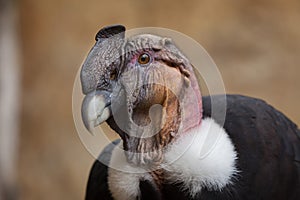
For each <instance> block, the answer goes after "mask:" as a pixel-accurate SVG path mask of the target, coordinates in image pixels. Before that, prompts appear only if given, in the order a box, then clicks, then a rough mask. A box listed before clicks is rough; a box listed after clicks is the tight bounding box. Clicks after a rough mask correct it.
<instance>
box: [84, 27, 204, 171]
mask: <svg viewBox="0 0 300 200" xmlns="http://www.w3.org/2000/svg"><path fill="white" fill-rule="evenodd" d="M104 29H105V28H104ZM106 29H107V28H106ZM108 29H114V27H109V28H108ZM102 30H103V29H102ZM118 30H120V29H118ZM100 32H101V30H100ZM110 32H114V31H113V30H110ZM117 32H118V31H117ZM118 34H120V33H118ZM121 35H122V37H118V38H117V41H110V39H111V38H105V39H104V41H109V42H107V43H104V41H103V42H100V43H99V44H98V46H97V48H95V47H94V48H93V49H92V50H91V52H90V54H89V55H88V57H87V59H86V61H85V62H84V64H83V67H82V71H81V83H82V87H83V92H84V94H86V97H85V99H84V101H83V104H82V118H83V121H84V124H85V126H86V128H87V129H88V130H92V128H94V127H96V126H98V125H99V124H101V123H102V122H104V121H107V123H108V124H109V125H110V126H111V128H113V129H114V130H115V131H116V132H117V133H118V134H119V135H120V137H121V138H122V141H123V148H124V150H125V154H126V158H127V160H128V162H130V163H133V164H135V165H140V166H145V165H147V166H149V165H150V166H153V165H158V164H159V163H161V162H162V160H163V154H164V149H165V147H166V146H167V145H168V144H171V143H172V142H173V141H174V140H176V138H178V137H179V136H180V135H181V134H184V132H186V131H187V130H188V129H190V128H193V127H195V126H197V125H199V124H200V123H201V118H202V105H201V104H202V103H201V94H200V90H199V87H198V83H197V79H196V77H195V75H194V72H193V67H192V65H191V64H190V63H189V61H188V59H187V58H186V57H185V56H184V55H183V54H182V53H181V52H180V50H179V49H178V48H177V47H176V46H175V44H174V43H173V42H172V40H171V39H169V38H164V37H160V36H156V35H151V34H139V35H135V36H132V37H130V38H128V39H124V34H123V32H122V34H121ZM120 38H121V39H120ZM104 44H105V45H104ZM96 45H97V43H96ZM112 60H114V62H110V63H109V62H106V61H112ZM85 88H87V89H85Z"/></svg>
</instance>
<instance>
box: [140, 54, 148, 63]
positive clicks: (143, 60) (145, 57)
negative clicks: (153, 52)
mask: <svg viewBox="0 0 300 200" xmlns="http://www.w3.org/2000/svg"><path fill="white" fill-rule="evenodd" d="M138 62H139V63H140V64H142V65H145V64H148V63H149V62H150V56H149V54H147V53H143V54H141V55H140V56H139V58H138Z"/></svg>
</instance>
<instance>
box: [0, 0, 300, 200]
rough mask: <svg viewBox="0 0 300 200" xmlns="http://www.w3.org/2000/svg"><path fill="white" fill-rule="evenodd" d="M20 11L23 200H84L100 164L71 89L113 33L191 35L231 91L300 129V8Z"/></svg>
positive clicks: (64, 2)
mask: <svg viewBox="0 0 300 200" xmlns="http://www.w3.org/2000/svg"><path fill="white" fill-rule="evenodd" d="M2 2H5V0H1V4H0V6H2V8H3V9H5V7H3V5H4V4H3V3H2ZM14 6H15V7H14V9H12V12H13V13H15V14H16V15H14V16H15V18H14V19H15V21H13V22H15V30H16V33H17V37H16V38H17V41H18V44H17V45H16V46H17V47H19V48H18V49H17V51H16V52H19V56H20V65H18V66H19V67H17V69H19V73H20V75H19V78H20V79H19V80H20V84H19V86H20V88H19V91H20V92H16V93H20V96H19V97H18V102H19V106H20V109H19V111H20V112H19V114H17V116H19V119H20V123H19V124H18V123H16V124H15V125H16V126H18V125H19V128H18V130H19V131H18V132H19V133H18V134H19V139H18V140H17V141H19V142H16V144H15V145H13V146H14V147H16V149H17V152H18V153H17V154H16V155H17V159H16V163H15V166H16V172H15V173H14V174H15V175H16V178H14V180H15V182H16V183H17V186H18V196H19V198H20V199H24V200H35V199H46V200H47V199H49V200H50V199H51V200H53V199H73V200H75V199H83V198H84V192H85V187H86V181H87V178H88V173H89V170H90V167H91V165H92V163H93V160H94V159H93V157H92V156H91V155H90V154H89V153H88V152H87V151H86V150H85V148H84V146H83V145H82V144H81V142H80V140H79V137H78V136H77V133H76V130H75V128H74V123H73V118H72V87H73V81H74V78H75V76H76V73H77V70H78V69H79V67H80V65H81V63H82V61H83V59H84V57H85V55H86V53H87V52H88V51H89V49H90V48H91V47H92V45H93V44H94V36H95V34H96V32H97V31H98V30H99V28H101V27H103V26H105V25H109V24H117V23H119V24H123V25H125V26H126V27H127V29H131V28H136V27H145V26H158V27H165V28H170V29H174V30H177V31H180V32H182V33H184V34H186V35H189V36H190V37H192V38H194V39H195V40H197V41H198V42H199V43H200V44H201V45H203V46H204V48H205V49H206V50H207V51H208V52H209V54H210V55H211V57H212V58H213V59H214V61H215V62H216V64H217V66H218V67H219V70H220V72H221V74H222V76H223V79H224V82H225V86H226V91H227V92H228V93H240V94H244V95H250V96H254V97H259V98H262V99H265V100H266V101H267V102H269V103H270V104H272V105H274V106H275V107H277V108H278V109H279V110H281V111H283V112H284V113H285V114H286V115H287V116H288V117H290V118H291V119H292V120H293V121H294V122H296V123H297V124H300V114H299V111H300V106H299V100H300V84H299V79H298V76H299V73H300V66H299V65H300V1H299V0H273V1H271V0H262V1H258V0H207V1H202V0H191V1H181V0H166V1H160V0H152V1H149V0H148V1H146V0H126V1H125V0H124V1H101V0H91V1H79V0H51V1H49V0H22V1H21V0H20V1H14ZM3 9H0V12H2V11H3ZM0 16H1V17H2V19H1V20H2V22H3V23H6V22H7V23H10V21H9V17H7V16H3V12H2V15H1V14H0ZM13 22H12V23H13ZM3 27H4V26H2V28H3ZM0 29H1V27H0ZM2 42H3V40H2ZM3 44H4V43H2V45H3ZM5 48H6V47H5ZM4 67H6V66H1V68H3V69H4ZM0 77H1V76H0ZM17 77H18V76H17ZM5 84H7V83H3V82H2V86H3V85H5ZM6 86H7V85H5V87H6ZM7 87H8V86H7ZM3 91H4V90H3ZM17 91H18V90H17ZM1 95H5V94H4V93H3V92H2V93H1ZM0 103H1V102H0ZM5 134H6V136H4V137H5V138H8V137H9V136H8V135H9V132H5V133H2V135H5ZM3 141H4V139H3ZM17 144H19V145H17ZM2 173H5V172H2ZM0 175H1V174H0ZM0 178H1V176H0ZM0 182H1V181H0ZM13 182H14V181H13ZM0 188H1V183H0ZM0 194H1V193H0ZM0 199H1V197H0ZM3 199H4V197H3Z"/></svg>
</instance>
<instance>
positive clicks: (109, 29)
mask: <svg viewBox="0 0 300 200" xmlns="http://www.w3.org/2000/svg"><path fill="white" fill-rule="evenodd" d="M125 30H126V28H125V27H124V26H122V25H112V26H106V27H104V28H102V29H100V31H98V33H97V34H96V37H95V40H96V41H98V40H102V39H106V38H109V37H112V36H114V35H117V34H121V37H124V33H125Z"/></svg>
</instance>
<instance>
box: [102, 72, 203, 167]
mask: <svg viewBox="0 0 300 200" xmlns="http://www.w3.org/2000/svg"><path fill="white" fill-rule="evenodd" d="M171 80H172V79H171ZM175 84H179V85H180V87H179V89H178V92H176V91H174V90H173V91H171V90H169V89H168V88H166V87H163V86H161V85H156V84H149V85H146V86H145V87H143V88H139V89H138V90H137V93H134V94H133V95H132V96H133V98H134V100H132V99H130V97H128V96H126V95H128V94H126V91H123V94H121V93H122V92H118V95H119V96H118V100H120V95H121V96H123V97H121V99H122V100H121V101H122V102H123V104H121V105H119V109H118V112H117V115H118V116H114V117H112V118H110V119H109V120H108V121H107V122H108V124H109V125H110V126H111V127H112V128H113V129H114V130H115V131H116V132H118V133H119V135H120V137H121V138H122V140H123V148H124V150H125V155H126V158H127V161H128V162H129V163H131V164H133V165H136V166H138V167H143V168H148V169H149V168H150V169H152V168H153V169H154V168H156V167H157V166H159V165H160V164H161V163H162V162H163V159H164V152H165V151H166V150H167V148H168V146H169V145H170V144H172V143H173V142H174V141H176V139H177V138H179V137H184V134H185V133H187V132H188V131H189V130H190V129H192V128H195V127H197V126H200V124H201V119H202V99H201V93H200V90H199V86H198V83H197V80H196V77H195V76H194V74H193V73H191V74H190V75H189V77H185V76H181V80H180V82H177V83H175ZM148 91H151V92H152V94H155V98H154V96H151V95H148V96H147V92H148ZM174 93H176V94H174ZM140 94H146V95H144V96H140ZM141 98H144V99H142V101H139V102H138V103H136V102H137V101H135V100H136V99H141ZM128 99H129V100H128ZM141 102H143V103H141ZM144 102H146V103H144ZM122 113H123V114H122ZM120 115H123V116H126V117H123V118H122V119H121V120H120V119H118V120H116V119H117V118H119V116H120ZM116 121H117V122H116Z"/></svg>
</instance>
